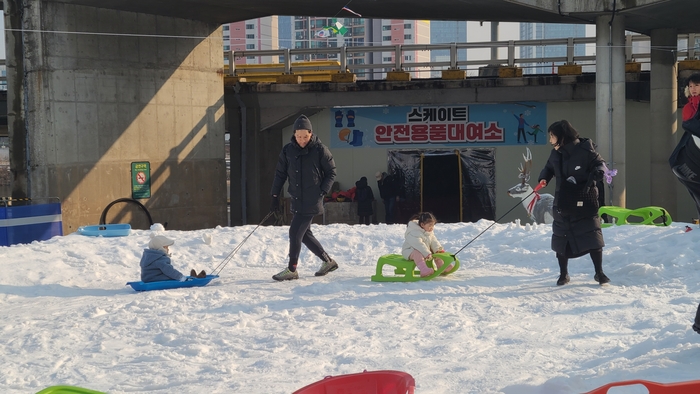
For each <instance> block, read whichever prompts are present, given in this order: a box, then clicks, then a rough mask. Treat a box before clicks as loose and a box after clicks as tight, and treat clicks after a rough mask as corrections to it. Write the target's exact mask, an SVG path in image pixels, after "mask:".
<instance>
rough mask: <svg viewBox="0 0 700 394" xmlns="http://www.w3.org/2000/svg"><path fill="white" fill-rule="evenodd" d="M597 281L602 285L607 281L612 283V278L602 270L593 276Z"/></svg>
mask: <svg viewBox="0 0 700 394" xmlns="http://www.w3.org/2000/svg"><path fill="white" fill-rule="evenodd" d="M593 279H595V281H596V282H598V283H600V284H601V285H604V284H606V283H610V278H608V277H607V276H606V275H605V274H604V273H603V271H600V272H599V273H597V274H595V276H594V277H593Z"/></svg>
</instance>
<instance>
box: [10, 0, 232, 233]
mask: <svg viewBox="0 0 700 394" xmlns="http://www.w3.org/2000/svg"><path fill="white" fill-rule="evenodd" d="M27 3H29V5H28V6H25V9H24V20H23V21H22V26H10V27H11V28H15V29H17V28H20V27H22V28H24V29H25V30H30V31H37V30H42V31H46V32H45V33H41V34H38V33H34V32H28V33H25V35H24V42H23V43H22V45H23V49H22V51H21V52H20V53H22V54H23V57H24V58H23V59H22V60H23V62H24V70H25V71H24V73H25V78H26V79H25V81H16V80H15V81H10V85H11V86H12V85H13V84H14V85H15V86H17V84H18V83H19V84H20V86H21V84H22V83H24V84H25V86H26V91H25V92H26V96H23V97H20V98H19V99H21V100H23V101H24V102H26V107H24V114H23V115H24V116H25V117H26V120H25V124H26V126H27V136H28V139H27V141H28V147H27V152H26V157H27V160H28V162H29V163H30V166H29V169H28V172H27V173H26V177H27V180H28V182H27V186H26V187H27V190H26V192H27V194H28V195H29V196H30V197H33V198H40V197H50V196H54V197H59V198H60V199H61V202H62V206H63V224H64V233H66V234H68V233H71V232H73V231H75V230H76V229H77V227H78V226H81V225H87V224H96V223H97V222H98V220H99V217H100V214H101V213H102V211H103V209H104V208H105V206H106V205H107V204H109V203H110V202H111V201H113V200H115V199H118V198H124V197H127V198H128V197H131V182H132V181H131V163H132V162H135V161H150V166H151V182H152V186H151V198H149V199H143V200H140V201H141V202H142V203H143V204H144V205H145V206H146V207H147V208H148V210H149V211H150V213H151V216H152V217H153V220H154V221H155V222H160V223H165V222H167V223H168V228H169V229H181V230H188V229H197V228H206V227H213V226H216V225H226V223H227V218H226V190H225V185H226V172H225V170H226V169H225V162H224V106H223V80H222V69H223V58H222V53H221V45H222V44H221V42H222V41H221V40H222V34H221V29H220V28H219V27H218V25H214V24H209V23H204V22H196V21H191V20H184V19H176V18H170V17H162V16H155V15H147V14H137V13H131V12H124V11H114V10H107V9H100V8H91V7H83V6H76V5H69V4H64V3H55V2H46V1H36V2H27ZM63 32H87V33H80V34H69V33H63ZM90 33H92V34H90ZM9 52H11V51H10V50H8V53H9ZM10 75H11V73H10ZM13 116H14V117H17V116H21V115H20V114H16V113H15V114H10V117H11V118H12V117H13ZM10 124H11V125H12V121H10ZM10 133H11V134H12V131H10ZM23 137H24V136H22V135H14V139H18V138H23ZM14 192H17V191H16V190H15V191H14ZM14 192H13V193H14ZM109 212H110V213H109V216H108V218H107V222H111V221H114V222H132V225H137V226H139V225H140V226H143V225H146V223H145V220H144V219H145V218H144V216H143V214H141V213H137V211H135V210H133V207H130V206H127V205H125V204H120V205H116V206H114V207H113V208H112V209H110V211H109ZM132 214H133V217H132Z"/></svg>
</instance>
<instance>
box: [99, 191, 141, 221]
mask: <svg viewBox="0 0 700 394" xmlns="http://www.w3.org/2000/svg"><path fill="white" fill-rule="evenodd" d="M120 202H126V203H133V204H136V205H138V206H139V207H141V209H142V210H143V211H144V212H145V213H146V216H147V217H148V223H149V224H150V225H151V226H152V225H153V219H152V218H151V214H150V213H149V212H148V209H146V207H144V206H143V204H141V203H140V202H138V201H136V200H134V199H133V198H118V199H116V200H114V201H112V202H110V203H109V205H107V206H106V207H105V209H104V210H102V215H101V216H100V225H103V224H107V223H105V219H106V218H107V211H109V209H110V208H112V206H113V205H114V204H118V203H120Z"/></svg>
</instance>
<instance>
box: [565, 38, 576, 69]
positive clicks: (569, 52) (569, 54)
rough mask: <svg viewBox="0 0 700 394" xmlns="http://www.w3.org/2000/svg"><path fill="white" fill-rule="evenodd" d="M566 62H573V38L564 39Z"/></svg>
mask: <svg viewBox="0 0 700 394" xmlns="http://www.w3.org/2000/svg"><path fill="white" fill-rule="evenodd" d="M566 64H574V38H573V37H569V38H568V39H567V40H566Z"/></svg>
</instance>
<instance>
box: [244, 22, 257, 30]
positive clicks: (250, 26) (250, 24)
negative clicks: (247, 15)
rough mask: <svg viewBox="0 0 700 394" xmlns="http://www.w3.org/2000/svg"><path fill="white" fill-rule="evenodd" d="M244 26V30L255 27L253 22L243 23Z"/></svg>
mask: <svg viewBox="0 0 700 394" xmlns="http://www.w3.org/2000/svg"><path fill="white" fill-rule="evenodd" d="M245 28H246V30H253V29H255V24H253V23H246V24H245Z"/></svg>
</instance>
